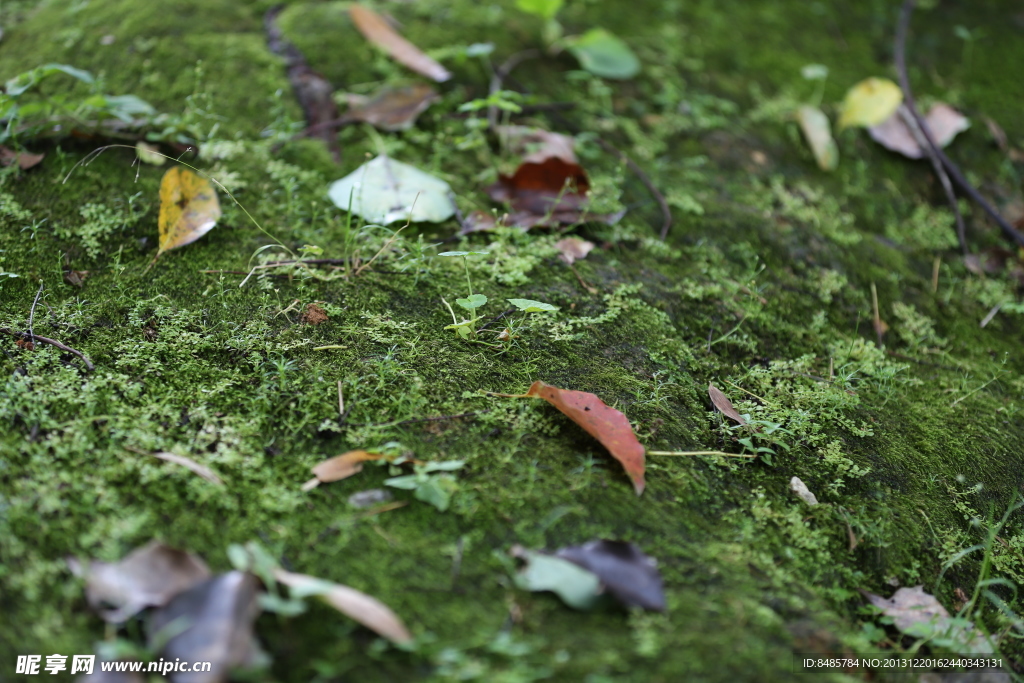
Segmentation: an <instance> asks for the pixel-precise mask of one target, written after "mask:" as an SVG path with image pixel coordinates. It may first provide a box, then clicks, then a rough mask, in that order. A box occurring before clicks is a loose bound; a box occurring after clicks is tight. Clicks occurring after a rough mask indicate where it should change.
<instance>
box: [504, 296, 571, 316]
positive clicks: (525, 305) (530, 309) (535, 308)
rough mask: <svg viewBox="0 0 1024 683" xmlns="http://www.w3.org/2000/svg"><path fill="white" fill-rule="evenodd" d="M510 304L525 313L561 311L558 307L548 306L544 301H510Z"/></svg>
mask: <svg viewBox="0 0 1024 683" xmlns="http://www.w3.org/2000/svg"><path fill="white" fill-rule="evenodd" d="M508 302H509V303H510V304H512V305H513V306H515V307H516V308H518V309H519V310H520V311H522V312H523V313H540V312H543V311H546V312H553V311H557V310H559V308H558V306H552V305H551V304H546V303H544V302H543V301H534V300H533V299H508Z"/></svg>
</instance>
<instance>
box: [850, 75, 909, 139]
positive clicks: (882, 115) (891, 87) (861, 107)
mask: <svg viewBox="0 0 1024 683" xmlns="http://www.w3.org/2000/svg"><path fill="white" fill-rule="evenodd" d="M902 102H903V91H902V90H900V86H898V85H896V84H895V83H893V82H892V81H890V80H889V79H887V78H866V79H864V80H863V81H861V82H860V83H858V84H857V85H855V86H853V87H852V88H850V89H849V90H847V91H846V97H845V98H844V99H843V113H842V115H841V116H840V117H839V130H842V129H844V128H848V127H850V126H861V127H867V126H875V125H878V124H879V123H881V122H882V121H885V120H886V119H887V118H889V117H890V116H892V113H893V112H894V111H896V108H897V107H899V106H900V104H901V103H902Z"/></svg>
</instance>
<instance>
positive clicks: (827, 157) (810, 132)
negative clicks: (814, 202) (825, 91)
mask: <svg viewBox="0 0 1024 683" xmlns="http://www.w3.org/2000/svg"><path fill="white" fill-rule="evenodd" d="M796 120H797V122H798V123H799V124H800V130H802V131H803V133H804V137H805V138H806V139H807V144H808V145H810V146H811V151H812V152H813V153H814V158H815V160H816V161H817V162H818V167H819V168H821V170H823V171H834V170H835V168H836V166H837V165H839V148H838V147H836V141H835V140H834V139H832V129H831V127H830V125H829V122H828V117H827V116H825V114H824V113H823V112H822V111H821V110H820V109H818V108H817V107H811V106H807V105H805V106H803V107H800V108H799V109H797V110H796Z"/></svg>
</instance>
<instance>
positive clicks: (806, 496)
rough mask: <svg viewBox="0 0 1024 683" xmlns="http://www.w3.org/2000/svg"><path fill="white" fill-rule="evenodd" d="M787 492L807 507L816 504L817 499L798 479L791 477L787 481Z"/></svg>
mask: <svg viewBox="0 0 1024 683" xmlns="http://www.w3.org/2000/svg"><path fill="white" fill-rule="evenodd" d="M789 490H790V491H792V492H793V493H795V494H796V495H797V497H798V498H799V499H800V500H802V501H803V502H805V503H807V504H808V505H817V504H818V497H817V496H815V495H814V494H813V493H811V490H810V489H809V488H807V484H805V483H804V482H803V480H802V479H800V477H793V478H792V479H790V480H789Z"/></svg>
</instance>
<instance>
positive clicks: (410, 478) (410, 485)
mask: <svg viewBox="0 0 1024 683" xmlns="http://www.w3.org/2000/svg"><path fill="white" fill-rule="evenodd" d="M465 464H466V463H465V462H463V461H462V460H450V461H448V462H426V463H423V464H420V465H416V466H415V472H414V473H413V474H406V475H403V476H401V477H391V478H390V479H385V480H384V484H385V486H393V487H394V488H396V489H407V490H410V491H415V494H414V495H415V496H416V500H422V501H423V502H424V503H430V504H431V505H433V506H434V507H436V508H437V509H438V510H440V511H441V512H444V511H445V510H447V509H448V505H449V504H450V503H451V501H452V495H454V494H455V492H456V491H457V490H458V489H459V484H458V482H456V481H455V475H453V474H449V472H452V471H454V470H457V469H461V468H462V466H463V465H465ZM437 473H440V474H437Z"/></svg>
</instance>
